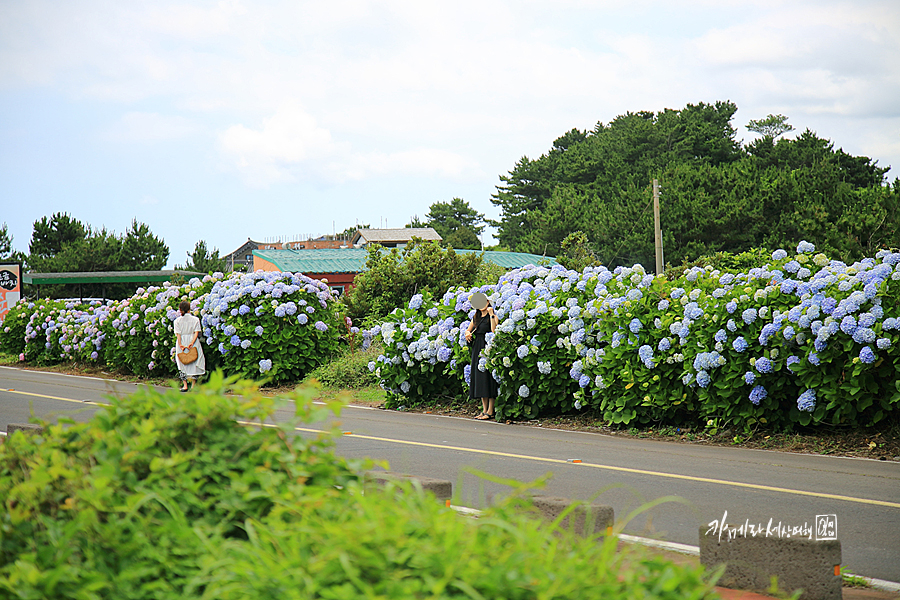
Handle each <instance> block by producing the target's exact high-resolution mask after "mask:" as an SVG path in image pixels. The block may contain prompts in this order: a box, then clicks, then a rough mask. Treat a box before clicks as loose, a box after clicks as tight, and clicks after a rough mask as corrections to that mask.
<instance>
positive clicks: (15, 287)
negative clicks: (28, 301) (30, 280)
mask: <svg viewBox="0 0 900 600" xmlns="http://www.w3.org/2000/svg"><path fill="white" fill-rule="evenodd" d="M21 297H22V265H20V264H19V263H0V322H2V321H3V320H4V319H5V318H6V313H8V312H9V309H11V308H12V307H13V306H15V305H16V302H18V301H19V299H20V298H21Z"/></svg>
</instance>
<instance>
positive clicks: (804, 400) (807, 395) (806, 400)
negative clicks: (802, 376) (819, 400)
mask: <svg viewBox="0 0 900 600" xmlns="http://www.w3.org/2000/svg"><path fill="white" fill-rule="evenodd" d="M797 408H799V409H800V410H802V411H805V412H812V411H814V410H815V409H816V391H815V390H812V389H808V390H806V391H805V392H803V393H802V394H800V397H799V398H797Z"/></svg>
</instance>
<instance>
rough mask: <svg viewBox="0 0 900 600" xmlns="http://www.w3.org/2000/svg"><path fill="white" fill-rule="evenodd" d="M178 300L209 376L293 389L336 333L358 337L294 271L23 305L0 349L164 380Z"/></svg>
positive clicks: (2, 334)
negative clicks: (191, 321)
mask: <svg viewBox="0 0 900 600" xmlns="http://www.w3.org/2000/svg"><path fill="white" fill-rule="evenodd" d="M184 300H187V301H189V302H190V303H191V310H192V312H193V313H194V314H195V315H197V316H198V317H199V318H200V319H201V324H202V327H203V331H202V336H201V342H202V343H203V348H204V353H205V356H206V368H207V371H211V370H213V369H215V368H217V367H219V366H221V367H222V368H223V370H224V371H225V372H226V373H227V374H243V375H249V376H251V377H254V378H259V379H262V378H269V379H271V380H273V381H276V382H284V381H299V380H301V379H302V378H303V376H304V375H305V374H306V373H307V372H309V371H310V370H312V368H314V367H315V366H316V365H318V364H320V363H322V362H323V361H325V360H327V359H328V358H329V357H330V356H332V355H333V354H334V352H335V350H336V349H337V345H338V342H339V339H340V337H341V336H342V335H343V334H348V335H349V336H350V337H353V336H356V335H357V334H359V333H360V332H359V329H358V328H356V327H350V325H351V324H350V322H349V320H344V318H343V316H342V315H341V310H340V307H341V305H340V303H339V302H337V298H336V296H335V295H334V294H333V293H332V292H331V290H330V288H329V287H328V286H327V285H326V284H325V283H323V282H321V281H317V280H314V279H310V278H308V277H306V276H304V275H295V274H292V273H263V272H258V273H252V274H241V273H235V274H232V275H230V276H229V277H228V278H224V276H223V275H222V274H221V273H214V274H213V275H207V276H205V277H203V278H202V279H198V278H194V279H191V280H190V281H189V282H187V283H185V284H183V285H176V284H171V283H168V282H167V283H165V284H164V285H162V286H159V287H157V286H151V287H148V288H138V290H137V291H136V293H135V295H134V296H132V297H130V298H127V299H125V300H121V301H109V302H107V303H106V304H101V303H96V302H95V303H92V304H90V305H78V304H76V303H73V302H63V301H54V300H44V301H40V302H37V303H34V302H29V303H21V304H19V305H17V306H16V307H14V311H13V312H12V313H11V318H10V319H9V320H8V322H7V323H8V324H5V325H4V330H0V343H2V344H3V346H2V347H3V350H4V351H5V352H9V353H14V351H20V352H19V354H20V360H23V361H26V362H31V363H40V364H51V363H58V362H62V361H77V362H94V363H96V364H104V365H108V366H109V367H111V368H114V369H118V370H122V371H125V372H129V373H133V374H136V375H139V376H144V377H146V376H157V377H171V376H174V375H175V374H176V366H175V360H174V353H175V349H174V336H175V334H174V331H173V324H174V321H175V319H176V318H178V316H179V314H180V313H179V312H178V305H179V304H180V303H181V302H182V301H184ZM11 351H12V352H11Z"/></svg>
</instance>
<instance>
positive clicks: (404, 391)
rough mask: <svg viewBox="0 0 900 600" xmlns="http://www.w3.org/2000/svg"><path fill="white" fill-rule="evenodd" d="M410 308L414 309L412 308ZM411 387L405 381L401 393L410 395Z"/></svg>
mask: <svg viewBox="0 0 900 600" xmlns="http://www.w3.org/2000/svg"><path fill="white" fill-rule="evenodd" d="M410 308H412V307H410ZM416 308H418V307H416ZM409 387H410V386H409V382H408V381H404V382H402V383H401V384H400V391H401V392H403V393H404V394H408V393H409Z"/></svg>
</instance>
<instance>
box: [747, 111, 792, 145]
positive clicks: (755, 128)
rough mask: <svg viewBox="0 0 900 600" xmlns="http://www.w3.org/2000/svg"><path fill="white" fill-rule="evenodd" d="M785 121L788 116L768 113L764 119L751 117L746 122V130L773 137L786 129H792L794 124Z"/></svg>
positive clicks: (785, 131) (782, 133)
mask: <svg viewBox="0 0 900 600" xmlns="http://www.w3.org/2000/svg"><path fill="white" fill-rule="evenodd" d="M787 121H788V118H787V117H786V116H784V115H768V116H766V118H765V119H759V120H758V121H756V120H753V119H751V120H750V122H749V123H747V131H752V132H753V133H758V134H759V135H761V136H763V137H769V138H772V139H775V138H777V137H778V136H780V135H784V134H785V133H787V132H788V131H793V130H794V126H793V125H791V124H790V123H788V122H787Z"/></svg>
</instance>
